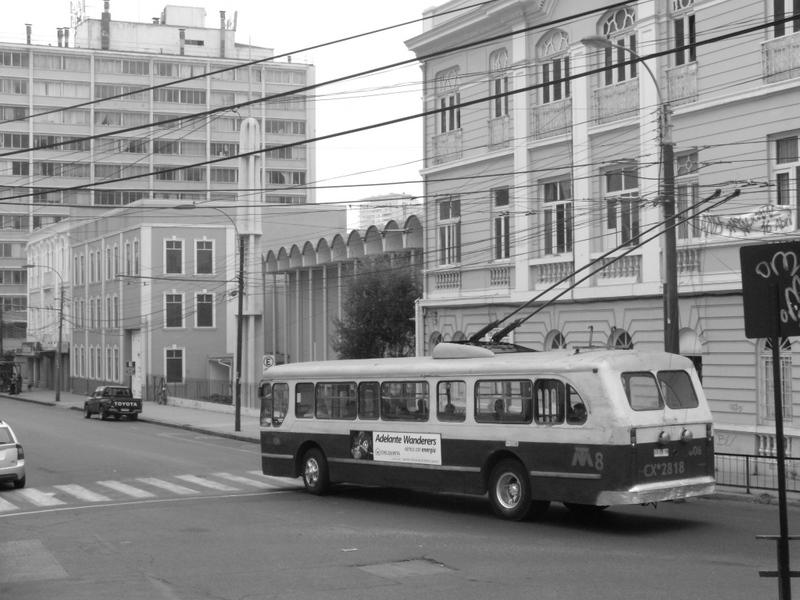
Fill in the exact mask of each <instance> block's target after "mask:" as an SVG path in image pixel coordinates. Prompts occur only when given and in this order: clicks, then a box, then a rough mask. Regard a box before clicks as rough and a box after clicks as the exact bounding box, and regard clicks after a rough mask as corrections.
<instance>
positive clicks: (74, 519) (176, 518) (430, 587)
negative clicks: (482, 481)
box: [0, 399, 800, 600]
mask: <svg viewBox="0 0 800 600" xmlns="http://www.w3.org/2000/svg"><path fill="white" fill-rule="evenodd" d="M0 415H2V416H3V418H4V419H7V420H9V421H10V422H11V423H12V424H13V425H14V426H15V429H16V430H17V432H18V434H19V435H20V436H21V438H22V441H23V443H24V445H25V450H26V459H27V462H28V480H29V485H28V487H27V488H26V489H25V490H13V489H11V488H8V489H3V490H2V491H0V532H2V535H1V536H0V597H2V598H14V600H46V599H50V598H52V599H56V598H57V599H59V600H92V599H108V598H114V599H123V600H139V599H142V600H144V599H147V600H160V599H164V600H196V599H203V598H208V599H215V600H219V599H231V600H233V599H243V598H244V599H249V598H254V599H255V598H280V599H298V600H299V599H315V598H320V599H322V598H324V599H339V598H341V599H347V600H353V599H357V598H364V599H367V598H369V599H373V598H380V599H381V600H395V599H397V600H399V599H403V600H406V599H408V598H416V597H419V598H426V599H450V598H459V600H471V599H473V598H475V599H477V598H487V597H492V598H494V597H502V598H536V599H537V600H538V599H550V598H553V599H556V598H558V599H565V598H568V599H572V598H575V599H581V598H587V599H589V598H591V599H593V600H597V599H601V600H602V599H614V600H616V599H618V598H643V597H646V598H648V599H660V598H664V599H667V598H670V599H671V598H684V599H691V598H704V599H706V598H726V599H738V598H742V599H745V598H747V599H751V598H754V597H768V598H769V597H777V585H776V582H775V581H774V580H767V579H760V578H759V577H758V575H757V571H758V569H759V568H761V567H768V566H772V567H774V565H775V548H774V546H772V545H771V543H770V542H765V541H757V540H756V539H755V536H756V535H757V534H763V533H774V532H775V531H776V530H777V510H776V507H775V506H774V505H763V504H756V503H747V502H741V501H731V500H719V499H714V500H695V501H690V502H685V503H680V504H672V503H664V504H660V505H659V506H658V507H656V508H654V507H640V506H635V507H625V508H615V509H610V510H609V511H606V512H605V513H604V514H603V515H602V516H601V517H600V518H599V519H597V520H595V521H591V522H586V521H581V520H578V519H576V518H575V517H574V516H573V515H572V514H571V513H569V512H567V511H566V510H565V509H563V508H562V507H560V506H557V505H554V506H552V507H551V509H550V511H548V513H547V514H546V515H545V516H544V517H543V518H542V519H540V520H538V521H530V522H522V523H512V522H505V521H501V520H499V519H496V518H495V517H493V516H492V515H491V512H490V509H489V508H488V504H487V503H486V501H485V500H483V499H479V498H478V499H474V498H464V497H444V496H436V495H429V494H419V493H412V492H401V491H396V490H385V489H368V488H353V487H347V486H341V487H339V488H337V489H336V490H335V491H334V493H332V494H331V495H329V496H326V497H316V496H312V495H309V494H306V493H305V492H303V491H299V490H298V489H297V487H296V484H295V482H292V481H286V480H277V479H273V478H267V477H263V476H261V475H260V474H259V473H258V467H259V463H258V451H257V448H256V447H255V444H251V443H247V442H239V441H234V440H227V439H222V438H216V437H212V436H206V435H202V434H198V433H193V432H189V431H185V430H181V429H174V428H168V427H162V426H159V425H154V424H148V423H143V422H126V421H119V422H117V421H105V422H103V421H99V420H96V419H92V420H88V421H87V420H84V419H83V417H82V415H81V413H79V412H76V411H68V410H62V409H60V408H53V407H46V406H39V405H33V404H23V403H18V402H15V401H11V400H3V399H0ZM134 490H138V492H136V491H134ZM141 493H144V495H140V494H141ZM24 494H28V495H27V496H26V495H24ZM798 518H800V511H798V509H797V507H794V506H792V507H790V512H789V519H790V525H791V524H792V523H794V522H796V520H797V519H798ZM798 551H800V550H798ZM793 562H796V561H793ZM796 585H800V582H797V583H796Z"/></svg>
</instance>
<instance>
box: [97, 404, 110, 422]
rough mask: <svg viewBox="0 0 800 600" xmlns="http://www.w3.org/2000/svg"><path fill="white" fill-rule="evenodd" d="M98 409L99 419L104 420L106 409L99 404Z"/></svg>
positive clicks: (106, 413) (106, 415)
mask: <svg viewBox="0 0 800 600" xmlns="http://www.w3.org/2000/svg"><path fill="white" fill-rule="evenodd" d="M99 410H100V420H101V421H105V420H106V419H108V412H106V409H105V408H103V407H102V406H101V407H100V409H99Z"/></svg>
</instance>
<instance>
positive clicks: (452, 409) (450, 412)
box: [436, 381, 467, 421]
mask: <svg viewBox="0 0 800 600" xmlns="http://www.w3.org/2000/svg"><path fill="white" fill-rule="evenodd" d="M466 413H467V384H466V383H464V382H463V381H440V382H439V383H438V385H437V386H436V417H437V418H438V419H439V420H440V421H463V420H464V419H465V418H466Z"/></svg>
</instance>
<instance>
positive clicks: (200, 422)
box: [0, 390, 259, 442]
mask: <svg viewBox="0 0 800 600" xmlns="http://www.w3.org/2000/svg"><path fill="white" fill-rule="evenodd" d="M0 397H3V398H9V399H11V400H18V401H20V402H35V403H37V404H46V405H49V406H57V407H60V408H65V409H69V410H75V411H80V412H83V403H84V401H85V400H86V396H83V395H81V394H73V393H71V392H61V401H60V402H56V401H55V392H54V391H53V390H32V391H25V392H22V393H21V394H16V395H13V396H12V395H10V394H5V393H0ZM169 402H170V403H168V404H156V403H155V402H145V403H144V405H143V406H142V413H141V414H140V415H139V420H140V421H145V422H149V423H158V424H160V425H168V426H171V427H180V428H182V429H188V430H191V431H199V432H202V433H209V434H212V435H217V436H220V437H227V438H230V439H234V440H241V441H244V442H258V441H259V424H258V417H257V416H255V415H253V414H251V413H252V411H244V410H243V411H242V412H241V415H240V425H241V427H240V431H235V427H234V426H235V422H234V421H235V415H234V410H233V407H232V406H220V405H213V408H214V410H211V408H212V407H208V408H201V406H202V403H199V402H191V401H190V402H183V401H180V400H170V401H169ZM183 404H189V405H188V406H185V405H183ZM93 418H97V417H96V416H95V417H93Z"/></svg>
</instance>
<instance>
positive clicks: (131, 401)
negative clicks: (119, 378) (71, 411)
mask: <svg viewBox="0 0 800 600" xmlns="http://www.w3.org/2000/svg"><path fill="white" fill-rule="evenodd" d="M141 412H142V401H141V399H136V398H134V397H133V396H132V395H131V391H130V390H129V389H128V388H126V387H124V386H121V385H101V386H100V387H98V388H97V389H96V390H95V391H94V393H93V394H92V395H91V396H89V397H88V398H87V399H86V402H84V403H83V416H84V417H85V418H87V419H88V418H90V417H91V416H92V415H93V414H97V415H98V416H99V417H100V418H101V419H102V420H104V421H105V420H106V419H107V418H108V417H114V418H115V419H119V418H120V417H123V416H124V417H128V419H130V420H131V421H135V420H136V419H138V418H139V413H141Z"/></svg>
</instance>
